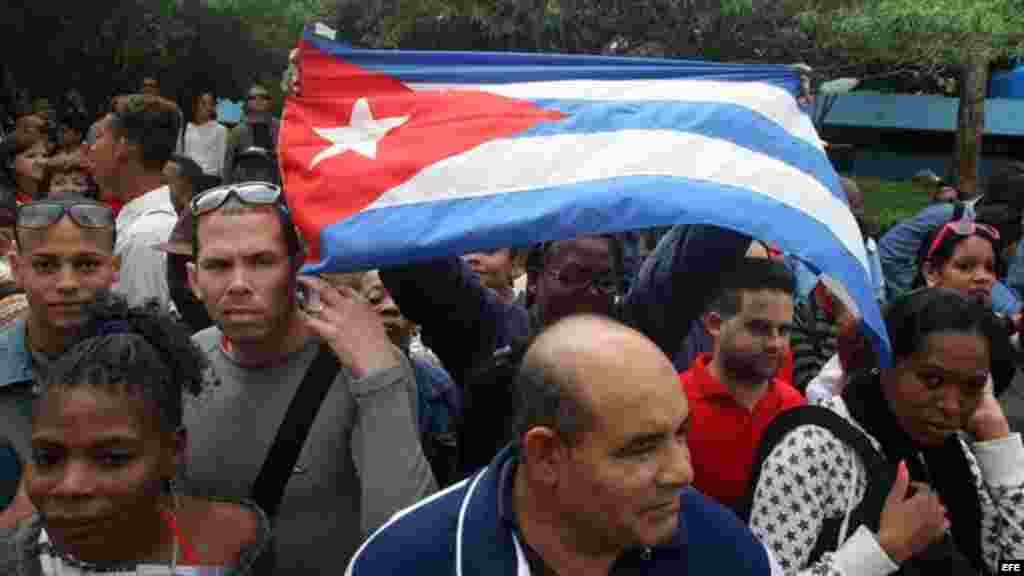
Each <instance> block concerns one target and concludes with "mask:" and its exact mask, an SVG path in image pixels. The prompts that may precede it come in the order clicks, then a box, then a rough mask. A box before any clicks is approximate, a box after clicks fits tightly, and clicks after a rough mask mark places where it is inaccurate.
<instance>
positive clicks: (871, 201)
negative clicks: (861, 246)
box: [854, 177, 929, 237]
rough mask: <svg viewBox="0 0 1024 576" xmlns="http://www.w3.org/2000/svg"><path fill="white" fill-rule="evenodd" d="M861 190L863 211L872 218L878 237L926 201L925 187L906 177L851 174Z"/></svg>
mask: <svg viewBox="0 0 1024 576" xmlns="http://www.w3.org/2000/svg"><path fill="white" fill-rule="evenodd" d="M854 180H856V181H857V186H859V187H860V190H861V192H862V193H863V194H864V211H865V212H866V213H867V214H868V215H869V216H871V217H873V218H874V219H875V221H876V222H877V223H878V226H879V228H880V230H881V233H880V234H879V237H881V235H882V234H884V233H885V231H887V230H888V229H889V228H891V227H892V226H893V225H894V224H896V223H897V222H899V221H900V220H904V219H906V218H909V217H911V216H913V215H914V214H917V213H918V212H920V211H921V210H923V209H924V208H925V207H926V206H927V205H928V202H929V198H928V191H927V190H925V189H924V188H923V187H921V186H918V185H916V184H914V183H913V182H910V181H909V180H899V181H893V180H881V179H879V178H869V177H860V178H854Z"/></svg>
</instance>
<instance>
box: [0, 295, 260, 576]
mask: <svg viewBox="0 0 1024 576" xmlns="http://www.w3.org/2000/svg"><path fill="white" fill-rule="evenodd" d="M205 369H206V363H205V359H204V357H203V355H202V353H201V352H199V350H198V349H196V348H195V347H194V346H193V345H192V343H191V340H190V339H189V334H188V332H187V331H186V330H185V329H184V328H183V327H182V326H181V325H180V324H178V323H176V322H175V321H174V320H173V319H172V318H171V317H170V316H166V315H164V314H162V313H161V312H159V311H158V310H157V309H156V307H152V308H128V307H127V306H126V304H125V303H124V301H123V300H121V299H119V298H113V297H111V298H107V299H103V300H101V301H100V302H98V303H97V304H96V305H95V306H94V307H93V308H92V309H91V310H90V313H89V320H88V321H87V323H86V325H85V328H84V329H83V330H82V332H81V334H80V339H79V340H78V341H77V343H76V344H75V345H74V346H73V347H72V348H71V349H70V350H69V351H68V352H66V353H65V354H63V355H62V356H61V357H60V358H59V359H58V360H57V361H56V363H55V364H54V365H53V366H52V367H51V369H50V370H48V371H47V373H46V375H45V376H44V377H43V378H42V379H41V381H40V382H39V386H40V389H41V393H40V396H39V398H38V400H36V402H35V406H34V409H33V416H32V462H31V463H29V464H28V465H27V466H26V468H27V470H26V478H27V482H26V487H27V496H28V498H29V500H30V501H31V504H32V505H33V506H34V509H35V513H34V514H33V515H32V516H31V517H29V518H26V519H25V520H23V521H21V522H20V523H18V525H17V526H15V527H14V528H13V529H11V530H9V531H7V532H6V533H5V534H4V533H0V534H2V537H0V572H2V573H3V574H13V575H19V576H20V575H26V576H27V575H29V574H32V575H38V574H42V575H44V576H47V575H54V576H57V575H65V574H74V575H80V574H81V575H84V574H94V573H102V572H107V573H109V572H112V571H113V572H121V573H126V574H127V573H130V574H136V573H154V574H155V573H160V574H165V573H168V570H169V573H170V574H179V573H182V572H181V571H184V573H187V574H202V575H207V574H211V575H212V574H222V573H228V572H230V573H231V574H257V573H261V574H262V573H269V572H270V570H271V569H272V568H271V566H270V564H271V562H272V559H271V556H270V554H271V550H272V547H271V546H270V528H269V523H268V520H267V518H266V516H265V515H264V514H263V512H262V511H260V510H259V509H258V508H257V507H256V506H254V505H252V504H250V503H247V502H230V501H226V500H209V499H202V498H194V497H190V496H185V495H182V494H180V493H179V491H178V490H177V489H176V487H175V483H174V478H175V476H176V473H177V471H178V469H179V467H180V465H181V463H182V458H183V457H184V454H185V448H186V443H187V434H186V431H185V429H184V428H183V427H182V402H183V397H184V393H185V392H188V393H190V394H193V395H196V394H198V393H199V392H200V390H201V386H202V383H203V379H204V374H205V373H206V372H205Z"/></svg>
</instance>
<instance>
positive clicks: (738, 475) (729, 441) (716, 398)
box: [679, 354, 807, 508]
mask: <svg viewBox="0 0 1024 576" xmlns="http://www.w3.org/2000/svg"><path fill="white" fill-rule="evenodd" d="M710 363H711V355H710V354H701V355H699V356H697V359H696V360H694V361H693V365H692V366H690V369H689V370H687V371H686V372H683V373H682V374H680V375H679V380H680V381H681V382H682V385H683V389H684V390H685V391H686V398H687V400H688V401H689V404H690V422H692V426H691V428H690V433H689V435H688V443H689V445H690V457H691V460H692V462H693V472H694V477H693V485H694V486H695V487H696V488H697V489H698V490H700V491H701V492H703V493H704V494H706V495H708V496H710V497H712V498H714V499H715V500H717V501H718V502H720V503H721V504H724V505H725V506H729V507H730V508H735V505H736V504H737V503H738V502H739V500H740V498H742V497H743V496H744V495H745V494H746V493H747V490H748V489H749V484H750V469H751V467H752V466H753V464H754V454H755V453H756V452H757V446H758V443H759V442H760V440H761V434H763V433H764V429H765V428H766V427H767V426H768V424H769V423H770V422H771V421H772V419H773V418H775V416H776V415H777V414H779V413H780V412H783V411H785V410H787V409H789V408H793V407H794V406H801V405H803V404H806V402H807V401H806V400H805V399H804V397H803V396H802V395H801V394H800V392H798V391H797V390H796V388H793V386H792V385H790V384H788V383H787V382H785V381H783V380H780V379H779V378H775V380H774V381H773V382H772V386H771V387H770V388H769V389H768V390H767V391H766V392H765V394H764V396H762V397H761V399H760V400H758V401H757V404H755V405H754V409H753V411H749V410H747V409H746V408H744V407H743V406H741V405H740V404H739V403H737V402H736V400H734V399H733V397H732V394H730V393H729V389H728V388H726V387H725V385H724V384H722V382H721V381H719V380H718V379H717V378H715V377H714V376H712V375H711V373H710V372H709V371H708V364H710Z"/></svg>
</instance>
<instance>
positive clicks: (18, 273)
mask: <svg viewBox="0 0 1024 576" xmlns="http://www.w3.org/2000/svg"><path fill="white" fill-rule="evenodd" d="M8 259H9V261H10V263H11V276H13V277H14V285H15V286H17V287H18V288H19V289H20V290H24V289H25V286H24V285H22V269H21V267H22V266H23V265H24V264H25V260H24V258H22V256H21V254H18V251H17V250H14V251H11V253H10V255H9V256H8Z"/></svg>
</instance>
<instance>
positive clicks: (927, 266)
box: [921, 262, 942, 288]
mask: <svg viewBox="0 0 1024 576" xmlns="http://www.w3.org/2000/svg"><path fill="white" fill-rule="evenodd" d="M921 274H922V275H924V282H925V284H926V285H927V286H928V287H929V288H934V287H935V286H936V285H938V284H939V282H940V281H941V280H942V270H941V269H938V268H936V267H935V266H933V265H932V263H931V262H925V263H924V264H921Z"/></svg>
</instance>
